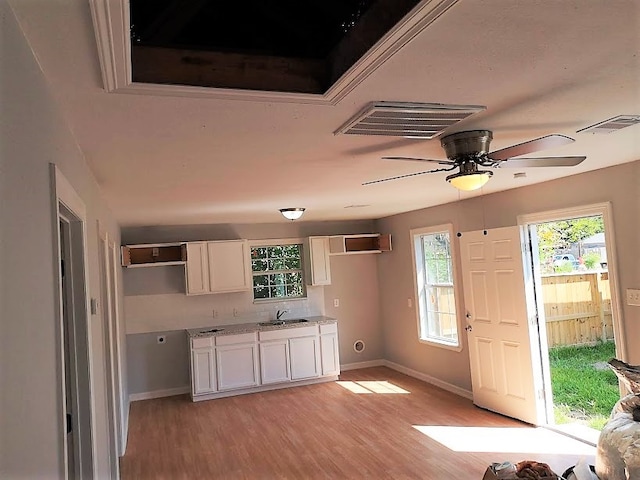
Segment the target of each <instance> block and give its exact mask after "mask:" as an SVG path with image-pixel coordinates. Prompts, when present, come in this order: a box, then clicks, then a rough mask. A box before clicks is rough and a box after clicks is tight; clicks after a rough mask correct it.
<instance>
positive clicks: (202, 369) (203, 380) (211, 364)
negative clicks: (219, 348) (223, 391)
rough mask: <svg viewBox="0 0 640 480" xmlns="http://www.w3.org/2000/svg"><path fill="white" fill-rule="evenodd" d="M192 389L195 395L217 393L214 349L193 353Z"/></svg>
mask: <svg viewBox="0 0 640 480" xmlns="http://www.w3.org/2000/svg"><path fill="white" fill-rule="evenodd" d="M191 374H192V378H191V382H192V384H191V388H192V393H193V395H200V394H203V393H211V392H215V391H216V365H215V355H214V351H213V348H196V349H193V350H192V351H191Z"/></svg>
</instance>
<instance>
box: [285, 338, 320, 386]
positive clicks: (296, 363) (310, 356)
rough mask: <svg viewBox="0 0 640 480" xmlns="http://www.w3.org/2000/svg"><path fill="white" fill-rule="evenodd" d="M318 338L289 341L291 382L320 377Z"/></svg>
mask: <svg viewBox="0 0 640 480" xmlns="http://www.w3.org/2000/svg"><path fill="white" fill-rule="evenodd" d="M318 343H319V341H318V336H317V335H316V336H313V337H298V338H290V339H289V358H290V363H291V380H301V379H304V378H313V377H317V376H319V375H320V368H319V367H320V351H319V348H318V347H319V345H318Z"/></svg>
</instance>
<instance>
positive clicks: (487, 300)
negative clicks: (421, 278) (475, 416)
mask: <svg viewBox="0 0 640 480" xmlns="http://www.w3.org/2000/svg"><path fill="white" fill-rule="evenodd" d="M521 245H522V242H521V240H520V229H519V227H506V228H497V229H493V230H487V231H477V232H465V233H463V234H462V237H461V238H460V253H461V256H462V269H463V280H464V282H463V283H464V303H465V309H466V316H467V332H468V337H469V358H470V362H471V382H472V387H473V402H474V403H475V404H476V405H478V406H479V407H482V408H486V409H488V410H492V411H494V412H497V413H501V414H503V415H507V416H509V417H513V418H517V419H520V420H523V421H525V422H527V423H531V424H540V423H543V422H544V420H543V419H544V401H543V399H544V396H541V397H538V392H540V394H542V391H541V390H540V388H541V385H540V387H538V385H537V384H536V382H538V381H539V380H538V378H539V377H540V376H537V375H536V374H535V372H537V371H538V369H539V368H540V367H539V366H540V360H539V358H540V357H539V353H540V352H539V348H537V347H536V348H533V347H532V346H533V345H537V342H538V340H537V319H536V316H535V308H533V309H531V312H530V313H529V312H528V309H527V300H526V297H527V292H526V289H525V271H524V269H523V259H522V256H523V255H522V246H521ZM527 277H528V275H527ZM531 288H532V287H531ZM536 352H537V353H536ZM538 398H540V400H538Z"/></svg>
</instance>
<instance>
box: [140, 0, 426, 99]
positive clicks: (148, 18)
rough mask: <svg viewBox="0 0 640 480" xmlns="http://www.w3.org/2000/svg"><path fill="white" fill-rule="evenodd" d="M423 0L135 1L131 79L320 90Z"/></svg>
mask: <svg viewBox="0 0 640 480" xmlns="http://www.w3.org/2000/svg"><path fill="white" fill-rule="evenodd" d="M418 3H419V2H418V0H306V1H302V2H301V1H299V0H298V1H296V0H279V1H264V0H245V1H242V2H220V1H212V0H189V1H184V0H131V1H130V14H131V63H132V77H133V78H132V80H133V81H134V82H140V83H152V84H167V85H186V86H198V87H214V88H231V89H250V90H261V91H276V92H292V93H311V94H323V93H325V92H326V91H327V90H328V89H329V88H330V87H331V85H333V83H334V82H336V81H337V80H338V79H339V78H340V76H341V75H342V74H344V73H345V72H346V71H347V70H348V69H349V68H350V67H351V66H352V65H353V64H354V63H355V62H357V61H358V59H360V58H361V57H362V56H363V55H364V54H365V53H366V52H367V50H369V49H370V48H371V47H372V46H373V45H374V44H375V43H376V42H377V41H378V40H380V39H381V38H382V37H383V36H384V35H385V33H387V32H388V31H389V30H390V29H391V28H393V27H394V26H395V25H396V24H397V23H398V22H399V21H400V20H401V19H402V18H403V17H404V16H405V15H406V14H407V13H408V12H410V11H411V9H412V8H413V7H415V6H416V5H417V4H418Z"/></svg>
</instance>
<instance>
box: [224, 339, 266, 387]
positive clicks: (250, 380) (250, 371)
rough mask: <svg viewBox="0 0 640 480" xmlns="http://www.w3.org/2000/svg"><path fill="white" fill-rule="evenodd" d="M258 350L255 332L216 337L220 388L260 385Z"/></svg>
mask: <svg viewBox="0 0 640 480" xmlns="http://www.w3.org/2000/svg"><path fill="white" fill-rule="evenodd" d="M257 350H258V345H257V342H256V335H255V333H245V334H238V335H222V336H219V337H216V363H217V367H218V368H217V374H218V390H220V391H222V390H232V389H236V388H247V387H255V386H257V385H258V356H257Z"/></svg>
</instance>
